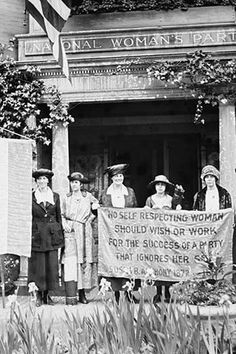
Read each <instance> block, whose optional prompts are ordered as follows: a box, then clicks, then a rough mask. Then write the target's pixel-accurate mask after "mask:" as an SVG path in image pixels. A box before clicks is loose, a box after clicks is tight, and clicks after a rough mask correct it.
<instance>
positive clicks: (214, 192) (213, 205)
mask: <svg viewBox="0 0 236 354" xmlns="http://www.w3.org/2000/svg"><path fill="white" fill-rule="evenodd" d="M219 209H220V199H219V192H218V189H217V187H215V188H214V189H207V191H206V211H213V210H219Z"/></svg>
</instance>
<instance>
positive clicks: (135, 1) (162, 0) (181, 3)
mask: <svg viewBox="0 0 236 354" xmlns="http://www.w3.org/2000/svg"><path fill="white" fill-rule="evenodd" d="M220 5H221V6H227V5H232V6H235V5H236V0H143V1H140V0H79V1H78V0H72V11H71V14H72V15H79V14H89V13H105V12H116V11H122V12H125V11H145V10H157V11H158V10H166V11H167V10H174V9H178V8H179V9H182V10H187V9H188V8H190V7H201V6H220Z"/></svg>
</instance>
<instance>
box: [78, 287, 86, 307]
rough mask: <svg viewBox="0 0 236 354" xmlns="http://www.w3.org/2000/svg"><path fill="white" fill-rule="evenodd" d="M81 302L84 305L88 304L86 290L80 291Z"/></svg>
mask: <svg viewBox="0 0 236 354" xmlns="http://www.w3.org/2000/svg"><path fill="white" fill-rule="evenodd" d="M79 302H81V303H82V304H87V303H88V301H87V299H86V296H85V292H84V289H81V290H79Z"/></svg>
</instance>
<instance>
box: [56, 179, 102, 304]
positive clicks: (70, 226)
mask: <svg viewBox="0 0 236 354" xmlns="http://www.w3.org/2000/svg"><path fill="white" fill-rule="evenodd" d="M68 179H69V181H70V187H71V193H69V194H68V195H67V196H66V198H65V199H64V201H63V203H62V224H63V228H64V232H65V251H64V255H63V259H62V263H64V280H65V290H66V303H67V304H68V305H76V304H77V292H78V293H79V302H81V303H83V304H87V299H86V296H85V289H91V288H93V287H94V286H97V285H98V277H97V245H96V242H95V239H94V238H93V234H92V225H91V222H92V221H93V220H94V218H95V215H94V214H93V212H92V210H95V209H96V208H97V207H98V200H97V199H96V198H95V197H94V196H93V195H92V194H91V193H89V192H88V191H86V190H83V189H82V185H83V184H85V183H89V180H88V179H87V178H85V177H84V175H83V174H82V173H80V172H73V173H71V174H70V175H69V176H68Z"/></svg>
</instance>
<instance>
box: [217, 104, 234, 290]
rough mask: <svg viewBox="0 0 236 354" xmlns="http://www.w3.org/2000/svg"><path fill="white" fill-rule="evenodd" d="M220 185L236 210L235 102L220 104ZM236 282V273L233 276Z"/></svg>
mask: <svg viewBox="0 0 236 354" xmlns="http://www.w3.org/2000/svg"><path fill="white" fill-rule="evenodd" d="M219 140H220V185H222V186H223V187H225V188H226V189H227V190H228V191H229V192H230V194H231V197H232V201H233V206H234V220H235V211H236V173H235V172H236V123H235V105H234V102H227V103H225V104H222V103H220V105H219ZM232 253H233V254H232V257H233V264H235V263H236V228H234V234H233V252H232ZM235 270H236V269H235ZM232 278H233V279H232V280H233V283H236V274H233V276H232Z"/></svg>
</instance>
